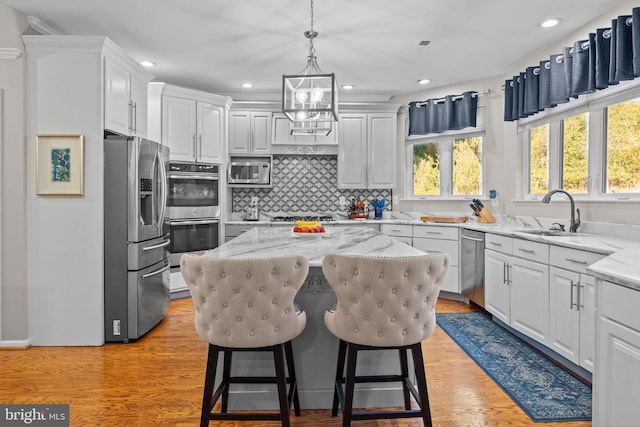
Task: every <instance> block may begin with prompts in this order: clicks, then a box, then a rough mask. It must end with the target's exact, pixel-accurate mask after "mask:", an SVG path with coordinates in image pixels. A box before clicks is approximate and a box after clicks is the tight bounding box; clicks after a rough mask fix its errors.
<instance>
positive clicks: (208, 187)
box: [166, 162, 220, 268]
mask: <svg viewBox="0 0 640 427" xmlns="http://www.w3.org/2000/svg"><path fill="white" fill-rule="evenodd" d="M168 180H169V188H168V195H167V218H168V220H167V223H166V226H167V228H168V233H169V235H170V238H171V244H170V247H169V252H170V255H169V261H170V264H171V267H172V268H175V267H179V266H180V257H181V256H182V254H184V253H187V252H198V251H205V250H208V249H213V248H216V247H217V246H218V244H219V230H220V165H216V164H205V163H178V162H172V163H169V171H168Z"/></svg>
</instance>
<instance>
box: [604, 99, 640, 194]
mask: <svg viewBox="0 0 640 427" xmlns="http://www.w3.org/2000/svg"><path fill="white" fill-rule="evenodd" d="M606 143H607V146H606V153H607V156H606V163H607V166H606V177H607V178H606V182H607V185H606V192H607V193H640V98H636V99H632V100H631V101H626V102H621V103H619V104H615V105H612V106H610V107H608V108H607V141H606Z"/></svg>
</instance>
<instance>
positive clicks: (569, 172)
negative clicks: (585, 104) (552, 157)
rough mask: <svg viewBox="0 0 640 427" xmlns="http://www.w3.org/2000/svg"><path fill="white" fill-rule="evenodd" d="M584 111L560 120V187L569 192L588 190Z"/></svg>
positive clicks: (586, 129)
mask: <svg viewBox="0 0 640 427" xmlns="http://www.w3.org/2000/svg"><path fill="white" fill-rule="evenodd" d="M587 118H588V116H587V114H586V113H583V114H578V115H576V116H572V117H568V118H566V119H564V120H563V121H562V188H563V189H565V190H566V191H568V192H570V193H583V194H586V193H588V192H589V188H588V181H589V170H588V166H589V165H588V161H589V137H588V120H587Z"/></svg>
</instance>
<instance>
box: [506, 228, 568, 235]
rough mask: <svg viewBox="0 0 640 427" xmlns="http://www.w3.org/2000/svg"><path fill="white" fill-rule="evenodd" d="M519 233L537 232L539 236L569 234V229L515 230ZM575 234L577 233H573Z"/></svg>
mask: <svg viewBox="0 0 640 427" xmlns="http://www.w3.org/2000/svg"><path fill="white" fill-rule="evenodd" d="M515 231H516V232H517V233H526V234H535V235H537V236H568V235H569V234H572V233H569V232H568V231H560V230H529V229H527V230H515ZM573 234H575V233H573Z"/></svg>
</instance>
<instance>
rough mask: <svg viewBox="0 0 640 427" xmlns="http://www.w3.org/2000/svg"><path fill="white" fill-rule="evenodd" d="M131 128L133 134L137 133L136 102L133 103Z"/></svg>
mask: <svg viewBox="0 0 640 427" xmlns="http://www.w3.org/2000/svg"><path fill="white" fill-rule="evenodd" d="M132 127H133V133H138V103H137V102H134V103H133V122H132Z"/></svg>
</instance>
